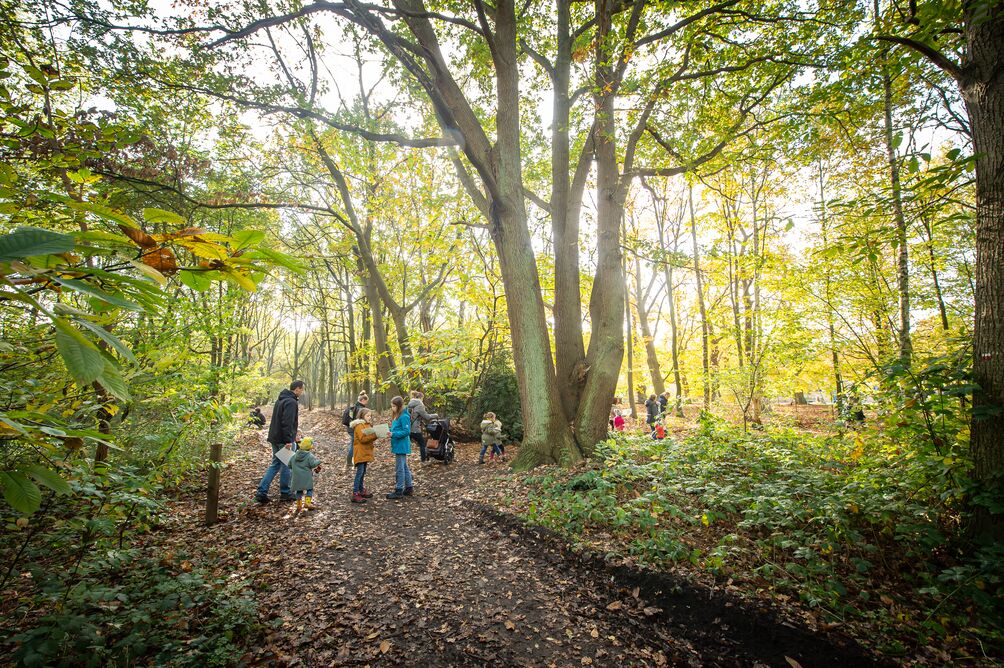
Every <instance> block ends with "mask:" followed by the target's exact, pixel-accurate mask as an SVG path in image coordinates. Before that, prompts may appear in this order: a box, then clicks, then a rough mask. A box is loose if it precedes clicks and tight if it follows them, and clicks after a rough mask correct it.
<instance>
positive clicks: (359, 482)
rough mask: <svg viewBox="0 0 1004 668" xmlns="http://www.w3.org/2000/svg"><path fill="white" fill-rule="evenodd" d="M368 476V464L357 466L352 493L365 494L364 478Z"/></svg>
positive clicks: (363, 463)
mask: <svg viewBox="0 0 1004 668" xmlns="http://www.w3.org/2000/svg"><path fill="white" fill-rule="evenodd" d="M365 475H366V462H362V463H361V464H356V480H355V482H353V483H352V493H353V494H362V493H363V489H364V487H363V477H364V476H365Z"/></svg>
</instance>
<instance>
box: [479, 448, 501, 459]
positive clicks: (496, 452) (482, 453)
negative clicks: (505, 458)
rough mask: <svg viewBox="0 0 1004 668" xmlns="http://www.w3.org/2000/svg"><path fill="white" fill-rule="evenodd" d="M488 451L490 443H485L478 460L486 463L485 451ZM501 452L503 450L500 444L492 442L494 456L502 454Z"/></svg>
mask: <svg viewBox="0 0 1004 668" xmlns="http://www.w3.org/2000/svg"><path fill="white" fill-rule="evenodd" d="M487 451H488V444H487V443H485V444H484V445H482V446H481V455H480V456H479V457H478V461H479V462H482V463H484V461H485V452H487ZM501 454H502V450H501V449H499V446H497V445H495V444H494V443H492V456H495V455H501Z"/></svg>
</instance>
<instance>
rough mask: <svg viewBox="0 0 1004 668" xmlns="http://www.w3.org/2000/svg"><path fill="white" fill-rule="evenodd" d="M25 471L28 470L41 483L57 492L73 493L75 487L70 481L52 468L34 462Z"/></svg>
mask: <svg viewBox="0 0 1004 668" xmlns="http://www.w3.org/2000/svg"><path fill="white" fill-rule="evenodd" d="M25 471H27V472H28V475H30V476H31V477H32V478H34V479H35V480H36V481H37V482H38V483H39V484H40V485H44V486H45V487H48V488H49V489H51V490H52V491H53V492H55V493H56V494H72V493H73V489H72V488H71V487H70V483H68V482H66V481H65V480H63V478H62V476H60V475H59V474H58V473H56V472H55V471H53V470H52V469H47V468H45V467H44V466H41V465H40V464H32V465H31V466H29V467H28V468H27V469H25Z"/></svg>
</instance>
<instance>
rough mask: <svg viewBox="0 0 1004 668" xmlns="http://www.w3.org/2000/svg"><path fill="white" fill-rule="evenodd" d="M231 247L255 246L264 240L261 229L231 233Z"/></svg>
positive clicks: (238, 248)
mask: <svg viewBox="0 0 1004 668" xmlns="http://www.w3.org/2000/svg"><path fill="white" fill-rule="evenodd" d="M233 240H234V241H233V247H234V249H236V250H240V249H242V248H248V247H250V246H257V245H258V244H260V243H261V242H263V241H265V233H264V232H262V231H261V230H241V231H240V232H235V233H234V235H233Z"/></svg>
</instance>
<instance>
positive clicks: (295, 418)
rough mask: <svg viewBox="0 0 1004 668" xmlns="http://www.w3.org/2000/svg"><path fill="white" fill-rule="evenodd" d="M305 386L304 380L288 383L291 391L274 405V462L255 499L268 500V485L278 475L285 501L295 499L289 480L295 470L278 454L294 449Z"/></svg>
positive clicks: (271, 433) (270, 438)
mask: <svg viewBox="0 0 1004 668" xmlns="http://www.w3.org/2000/svg"><path fill="white" fill-rule="evenodd" d="M304 390H305V388H304V384H303V381H302V380H294V381H293V382H292V383H290V384H289V389H288V390H283V391H282V392H280V393H279V398H278V399H276V401H275V406H273V407H272V421H271V422H269V425H268V443H269V445H271V446H272V463H271V464H270V465H269V467H268V468H267V469H266V470H265V475H264V476H262V479H261V482H260V483H258V490H257V491H256V492H255V501H257V502H258V503H268V501H269V499H268V488H269V487H270V486H271V485H272V480H274V479H275V474H276V473H278V474H279V494H280V497H279V498H280V499H281V500H283V501H295V500H296V497H295V496H293V494H292V492H291V491H290V489H289V483H290V479H291V478H292V477H293V472H292V471H291V470H290V468H289V467H288V466H286V465H285V464H283V463H282V460H281V459H279V458H278V457H276V456H275V454H276V453H277V452H279V450H281V449H283V448H286V449H288V450H292V449H293V444H294V443H296V437H297V434H298V432H299V429H298V426H299V418H300V406H299V404H298V403H297V402H298V401H299V400H300V396H301V395H302V394H303V392H304Z"/></svg>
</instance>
